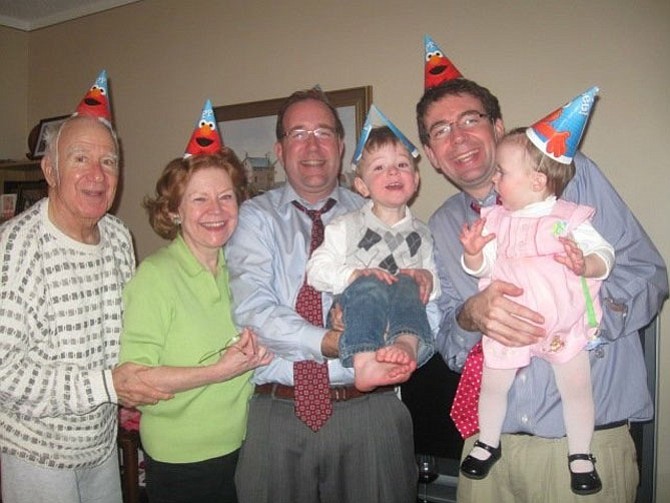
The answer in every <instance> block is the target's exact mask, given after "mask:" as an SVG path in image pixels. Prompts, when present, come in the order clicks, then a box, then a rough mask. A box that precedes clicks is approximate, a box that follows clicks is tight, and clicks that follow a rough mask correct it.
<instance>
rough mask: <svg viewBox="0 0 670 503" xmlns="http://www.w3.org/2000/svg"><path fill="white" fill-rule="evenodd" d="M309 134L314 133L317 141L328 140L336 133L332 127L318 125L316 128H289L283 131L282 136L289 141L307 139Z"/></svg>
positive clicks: (333, 137)
mask: <svg viewBox="0 0 670 503" xmlns="http://www.w3.org/2000/svg"><path fill="white" fill-rule="evenodd" d="M309 135H314V138H315V139H316V140H318V141H330V140H333V139H335V137H336V136H337V133H336V132H335V130H334V129H333V128H329V127H320V128H316V129H291V130H290V131H287V132H286V133H284V137H285V138H288V139H289V140H291V141H307V139H308V138H309Z"/></svg>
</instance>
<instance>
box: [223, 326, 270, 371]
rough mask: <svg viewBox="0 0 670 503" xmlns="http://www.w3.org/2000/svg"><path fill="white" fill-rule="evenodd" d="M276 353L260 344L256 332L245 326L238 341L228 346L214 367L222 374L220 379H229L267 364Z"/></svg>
mask: <svg viewBox="0 0 670 503" xmlns="http://www.w3.org/2000/svg"><path fill="white" fill-rule="evenodd" d="M273 357H274V355H273V354H272V353H271V352H270V351H268V349H267V348H266V347H265V346H263V345H262V344H259V342H258V338H257V336H256V334H255V333H254V332H253V331H252V330H251V329H250V328H245V329H244V330H242V333H240V334H239V336H238V340H237V342H235V343H234V344H232V345H230V346H228V348H227V349H226V350H225V351H224V352H223V354H222V355H221V358H219V361H217V362H216V363H215V364H214V365H213V367H214V368H215V369H216V370H217V374H219V375H220V377H221V379H220V381H227V380H228V379H232V378H233V377H237V376H239V375H241V374H244V373H245V372H248V371H249V370H253V369H255V368H256V367H261V366H263V365H267V364H268V363H270V362H271V361H272V358H273Z"/></svg>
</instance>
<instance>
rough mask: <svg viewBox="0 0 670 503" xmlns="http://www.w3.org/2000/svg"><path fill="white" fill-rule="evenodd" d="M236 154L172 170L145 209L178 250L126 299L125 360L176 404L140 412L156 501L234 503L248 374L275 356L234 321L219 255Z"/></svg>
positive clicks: (166, 253)
mask: <svg viewBox="0 0 670 503" xmlns="http://www.w3.org/2000/svg"><path fill="white" fill-rule="evenodd" d="M243 177H244V175H243V171H242V166H241V164H240V162H239V160H238V159H237V157H236V156H235V154H234V153H233V152H232V151H231V150H230V149H228V148H226V147H223V148H222V149H221V150H220V151H219V153H216V154H197V155H193V156H190V157H186V158H184V159H181V158H180V159H175V160H173V161H171V162H170V163H169V164H168V165H167V166H166V168H165V170H164V171H163V174H162V175H161V177H160V178H159V179H158V182H157V183H156V196H155V197H153V198H147V199H146V200H145V201H144V206H145V208H146V209H147V211H148V213H149V221H150V223H151V226H152V227H153V229H154V231H155V232H156V233H157V234H158V235H160V236H161V237H163V238H166V239H171V240H172V242H171V243H170V244H169V245H168V246H166V247H164V248H162V249H160V250H159V251H157V252H156V253H155V254H153V255H151V256H149V257H147V258H146V259H145V260H144V261H143V262H142V264H141V265H140V267H139V268H138V270H137V274H136V275H135V276H134V278H133V279H132V280H131V281H130V282H129V283H128V285H127V287H126V289H125V291H124V303H125V315H124V331H123V335H122V337H121V361H130V362H134V363H139V364H144V365H150V366H151V367H152V368H151V369H150V370H147V371H146V372H142V374H141V376H142V379H143V380H144V381H145V382H147V383H148V384H150V385H153V386H156V387H157V388H159V389H161V390H163V391H165V392H168V393H174V398H172V399H170V400H166V401H161V402H158V403H156V404H154V405H148V406H144V407H142V408H141V410H142V420H141V423H140V437H141V440H142V445H143V447H144V450H145V453H146V454H147V459H146V474H147V493H148V496H149V500H150V501H151V502H163V501H171V502H177V501H226V502H228V501H237V498H236V493H235V485H234V480H233V475H234V472H235V468H236V465H237V457H238V451H239V448H240V446H241V443H242V439H243V437H244V434H245V428H246V417H247V400H248V398H249V396H250V395H251V393H252V386H251V384H250V383H249V377H250V375H249V374H248V371H249V370H252V369H254V368H256V367H258V366H260V365H266V364H267V363H269V362H270V360H271V358H272V356H271V354H269V353H268V351H267V350H266V349H265V348H264V347H263V346H261V345H259V344H258V343H257V340H256V336H255V335H254V334H253V332H252V331H251V330H249V329H244V330H243V331H242V333H241V334H239V335H237V333H236V330H235V327H234V325H233V321H232V318H231V309H230V295H229V289H228V270H227V268H226V264H225V261H224V257H223V252H222V246H223V245H224V244H225V243H226V242H227V241H228V239H229V238H230V236H231V234H232V233H233V231H234V230H235V227H236V226H237V210H238V201H237V191H238V188H239V187H241V182H242V181H243Z"/></svg>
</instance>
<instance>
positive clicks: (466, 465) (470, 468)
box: [461, 440, 502, 480]
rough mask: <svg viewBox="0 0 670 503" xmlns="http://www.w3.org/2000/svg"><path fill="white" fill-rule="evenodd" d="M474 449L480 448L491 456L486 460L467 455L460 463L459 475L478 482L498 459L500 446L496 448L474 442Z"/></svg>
mask: <svg viewBox="0 0 670 503" xmlns="http://www.w3.org/2000/svg"><path fill="white" fill-rule="evenodd" d="M474 447H480V448H482V449H484V450H485V451H489V452H490V453H491V455H490V456H489V457H488V458H487V459H477V458H475V457H473V456H471V455H469V454H468V455H467V456H466V457H465V459H464V460H463V462H462V463H461V473H462V474H463V475H464V476H466V477H467V478H469V479H475V480H480V479H483V478H484V477H486V476H487V475H488V474H489V471H490V470H491V467H492V466H493V465H495V464H496V461H498V460H499V459H500V457H501V456H502V448H501V446H500V445H499V446H498V447H491V446H490V445H488V444H485V443H484V442H480V441H479V440H475V445H474Z"/></svg>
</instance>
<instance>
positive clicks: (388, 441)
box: [226, 89, 417, 503]
mask: <svg viewBox="0 0 670 503" xmlns="http://www.w3.org/2000/svg"><path fill="white" fill-rule="evenodd" d="M276 136H277V142H276V144H275V153H276V154H277V157H278V159H280V161H281V163H282V165H283V166H284V170H285V172H286V178H287V183H286V184H285V185H284V186H283V187H280V188H277V189H274V190H271V191H268V192H266V193H265V194H263V195H261V196H258V197H255V198H253V199H251V200H249V201H246V202H245V203H244V204H243V205H242V206H241V208H240V215H239V225H238V228H237V230H236V232H235V234H234V235H233V237H232V238H231V240H230V241H229V243H228V245H227V247H226V260H227V263H228V267H229V269H230V276H231V282H230V285H231V289H232V293H233V299H234V305H235V307H234V315H235V321H236V323H237V324H238V325H239V326H253V327H254V329H255V330H256V333H257V334H259V338H260V340H261V341H262V342H263V344H265V345H266V346H267V347H268V349H270V351H272V352H273V353H274V355H275V358H274V360H273V361H272V363H271V364H270V365H268V366H266V367H261V368H259V369H257V370H256V371H255V373H254V377H253V379H252V381H253V383H254V385H255V391H256V392H255V394H254V397H253V398H252V399H251V402H250V407H249V422H248V431H247V437H246V441H245V443H244V445H243V447H242V451H241V454H240V461H239V465H238V469H237V475H236V485H237V490H238V496H239V499H240V502H241V503H263V502H287V503H288V502H291V503H294V502H298V503H318V502H322V503H327V502H332V503H347V502H351V503H353V502H360V501H370V502H372V501H384V502H398V503H405V502H408V501H413V500H414V499H415V498H416V483H417V469H416V465H415V463H414V444H413V436H412V435H413V433H412V421H411V417H410V414H409V411H408V410H407V409H406V407H405V406H404V404H403V403H402V402H401V401H400V400H398V398H397V396H396V395H395V393H394V392H393V390H392V388H391V389H387V388H384V389H381V388H377V390H374V391H373V392H370V393H362V392H360V391H358V390H357V389H356V388H355V387H354V386H353V382H354V375H353V370H352V369H350V368H344V367H343V366H342V365H341V363H340V360H339V359H338V342H339V337H340V334H341V332H339V331H337V330H334V329H329V328H324V325H326V324H327V323H326V320H327V313H328V309H329V308H330V305H331V299H330V298H329V297H328V296H327V295H323V296H321V295H320V294H319V293H318V292H316V291H314V290H313V289H312V290H310V287H307V285H306V284H305V267H306V264H307V260H308V258H309V255H310V253H311V251H312V250H313V249H314V248H315V247H316V246H317V245H318V244H320V243H319V240H320V239H322V237H323V225H325V224H327V223H328V222H329V221H330V220H332V219H333V218H334V217H336V216H338V215H342V214H344V213H348V212H350V211H352V210H355V209H358V208H360V206H361V205H362V204H363V199H362V198H361V197H360V196H358V195H356V194H354V193H353V192H351V191H349V190H347V189H344V188H342V187H339V186H338V178H339V174H340V170H341V166H342V155H343V150H344V143H343V136H344V129H343V126H342V123H341V121H340V119H339V117H338V115H337V112H336V110H335V109H334V108H333V107H332V106H331V105H330V103H328V101H327V98H326V97H325V95H324V94H323V93H322V92H321V91H319V90H317V89H311V90H308V91H298V92H296V93H294V94H293V95H291V96H290V97H289V98H288V99H287V101H286V102H285V103H284V105H283V106H282V108H281V109H280V111H279V113H278V116H277V127H276ZM311 386H316V388H312V387H311ZM305 398H310V399H316V402H315V403H305V400H304V399H305ZM298 416H299V417H298Z"/></svg>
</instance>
